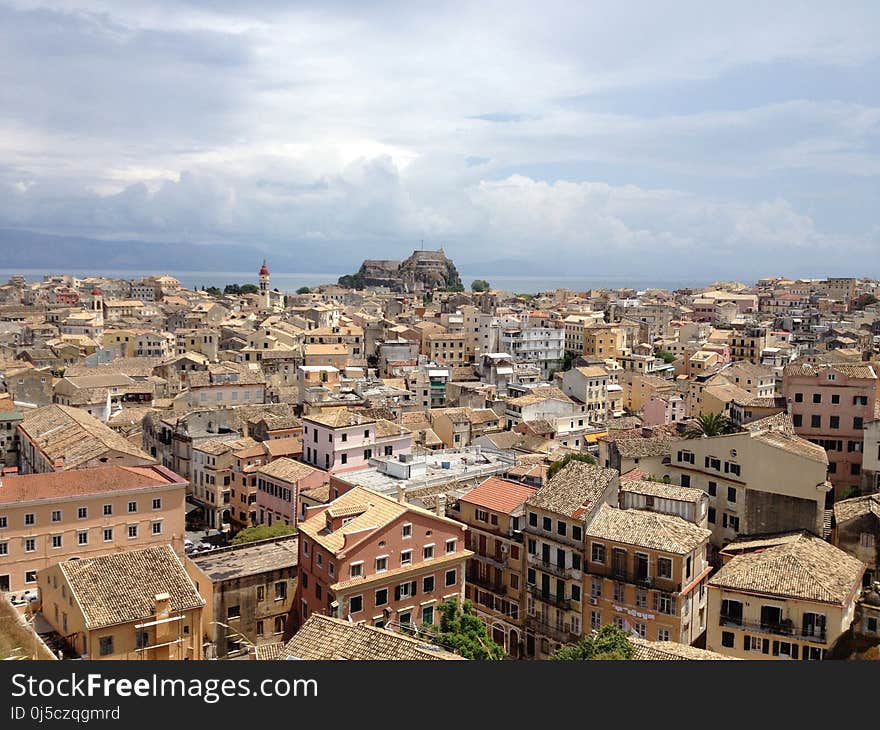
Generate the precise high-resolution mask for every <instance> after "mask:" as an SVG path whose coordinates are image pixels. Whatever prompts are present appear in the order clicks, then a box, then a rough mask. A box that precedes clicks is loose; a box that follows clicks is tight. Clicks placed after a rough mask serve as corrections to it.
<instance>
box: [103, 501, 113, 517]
mask: <svg viewBox="0 0 880 730" xmlns="http://www.w3.org/2000/svg"><path fill="white" fill-rule="evenodd" d="M103 511H104V517H110V516H111V515H112V514H113V505H112V504H105V505H104V510H103Z"/></svg>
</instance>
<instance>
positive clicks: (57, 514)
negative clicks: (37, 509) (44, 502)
mask: <svg viewBox="0 0 880 730" xmlns="http://www.w3.org/2000/svg"><path fill="white" fill-rule="evenodd" d="M51 520H52V522H61V510H60V509H53V510H52V517H51Z"/></svg>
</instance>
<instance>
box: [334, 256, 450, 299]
mask: <svg viewBox="0 0 880 730" xmlns="http://www.w3.org/2000/svg"><path fill="white" fill-rule="evenodd" d="M339 283H340V284H341V285H342V286H349V287H354V288H357V289H362V288H364V287H367V286H382V287H387V288H388V289H390V290H391V291H399V292H418V291H433V290H436V289H453V290H456V289H457V290H460V289H461V288H462V283H461V277H460V276H459V274H458V271H457V270H456V268H455V264H454V263H453V262H452V260H451V259H449V258H447V257H446V254H445V253H444V251H443V249H442V248H439V249H437V250H436V251H433V250H429V251H424V250H419V251H413V252H412V255H411V256H409V258H406V259H404V260H403V261H389V260H379V259H370V260H367V261H364V262H363V263H362V264H361V267H360V269H359V270H358V272H357V273H356V274H347V275H345V276H342V277H340V278H339Z"/></svg>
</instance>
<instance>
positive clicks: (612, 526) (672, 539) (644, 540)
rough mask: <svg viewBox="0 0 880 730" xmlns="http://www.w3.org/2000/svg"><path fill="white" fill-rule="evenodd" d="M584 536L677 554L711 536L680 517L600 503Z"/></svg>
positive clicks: (689, 549)
mask: <svg viewBox="0 0 880 730" xmlns="http://www.w3.org/2000/svg"><path fill="white" fill-rule="evenodd" d="M586 534H587V535H589V536H590V537H595V538H599V539H602V540H612V541H614V542H621V543H625V544H627V545H636V546H638V547H643V548H648V549H650V550H662V551H663V552H667V553H674V554H676V555H685V554H687V553H690V552H693V551H694V550H696V549H697V548H698V547H700V545H702V544H703V543H705V542H706V541H707V540H708V539H709V537H710V536H711V535H712V533H711V531H710V530H706V529H704V528H702V527H698V526H697V525H695V524H693V523H692V522H688V521H687V520H685V519H682V518H681V517H675V516H674V515H665V514H660V513H658V512H649V511H647V510H640V509H618V508H617V507H611V506H609V505H607V504H603V505H602V506H601V507H600V508H599V511H598V513H597V514H596V516H595V517H594V518H593V521H592V522H590V524H589V525H588V526H587V530H586Z"/></svg>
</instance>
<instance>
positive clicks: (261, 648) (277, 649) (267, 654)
mask: <svg viewBox="0 0 880 730" xmlns="http://www.w3.org/2000/svg"><path fill="white" fill-rule="evenodd" d="M283 649H284V642H283V641H273V642H271V643H269V644H257V646H256V647H255V648H254V659H257V660H259V661H274V660H276V659H280V658H281V651H282V650H283Z"/></svg>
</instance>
